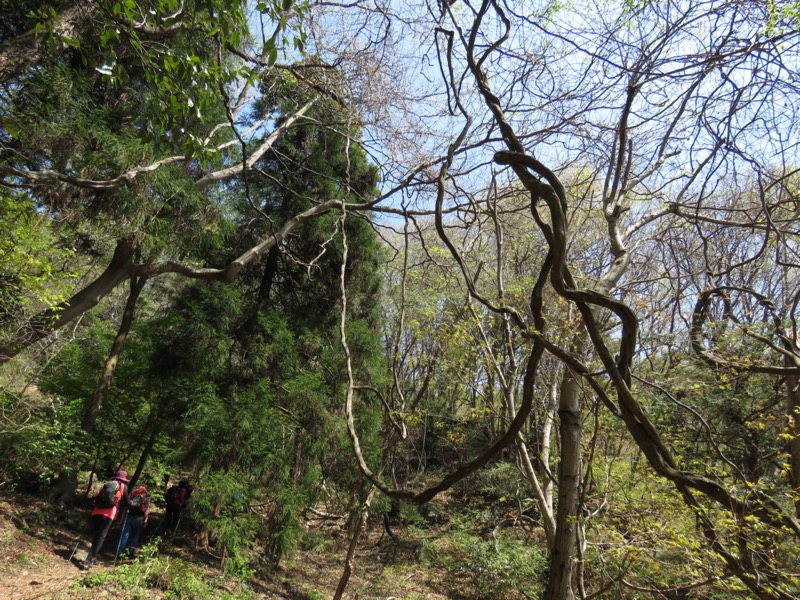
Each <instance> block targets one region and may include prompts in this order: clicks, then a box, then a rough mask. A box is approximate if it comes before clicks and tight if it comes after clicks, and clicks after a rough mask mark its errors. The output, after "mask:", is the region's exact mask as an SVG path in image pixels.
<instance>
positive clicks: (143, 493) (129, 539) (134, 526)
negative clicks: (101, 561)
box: [116, 485, 150, 558]
mask: <svg viewBox="0 0 800 600" xmlns="http://www.w3.org/2000/svg"><path fill="white" fill-rule="evenodd" d="M123 510H125V511H126V512H125V517H124V520H123V523H124V524H125V525H124V526H123V528H122V537H121V538H120V539H119V546H118V547H117V556H116V558H119V557H120V556H121V555H122V554H124V553H125V551H126V550H128V555H129V556H130V557H131V558H134V557H135V554H136V548H138V547H139V536H140V535H141V533H142V529H144V528H145V527H147V520H148V519H149V518H150V497H149V496H148V494H147V488H146V487H144V486H143V485H140V486H139V487H137V488H136V489H135V490H133V491H132V492H131V493H130V496H129V497H128V503H127V505H126V506H125V508H124V509H123Z"/></svg>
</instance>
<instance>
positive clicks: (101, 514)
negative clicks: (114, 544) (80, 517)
mask: <svg viewBox="0 0 800 600" xmlns="http://www.w3.org/2000/svg"><path fill="white" fill-rule="evenodd" d="M129 483H130V478H129V477H128V473H127V472H126V471H122V470H120V471H117V472H116V474H115V475H114V478H113V479H112V480H111V481H107V482H106V483H105V484H103V487H101V488H100V490H98V492H97V494H96V495H95V499H94V509H93V510H92V517H91V519H92V527H93V529H94V539H93V540H92V547H91V549H90V550H89V554H87V555H86V558H85V559H84V560H83V568H84V569H87V568H89V567H91V566H92V565H93V564H94V561H95V558H96V557H97V554H98V552H100V548H102V547H103V543H104V542H105V541H106V536H107V535H108V532H109V530H110V529H111V524H112V523H113V522H114V519H115V518H116V517H117V512H118V511H119V505H120V502H122V503H124V504H125V505H127V504H128V484H129ZM115 484H116V485H115Z"/></svg>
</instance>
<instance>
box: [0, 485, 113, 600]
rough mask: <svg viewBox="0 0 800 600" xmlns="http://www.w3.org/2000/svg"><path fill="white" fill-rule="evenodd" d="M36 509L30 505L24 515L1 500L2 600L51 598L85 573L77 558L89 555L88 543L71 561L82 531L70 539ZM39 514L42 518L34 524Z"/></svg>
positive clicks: (80, 548)
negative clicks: (49, 523)
mask: <svg viewBox="0 0 800 600" xmlns="http://www.w3.org/2000/svg"><path fill="white" fill-rule="evenodd" d="M36 508H37V507H36V506H34V505H28V506H26V507H25V509H26V510H25V513H24V514H23V513H21V512H20V511H19V510H18V509H15V507H13V506H12V504H10V503H9V502H7V501H6V500H5V499H3V498H0V598H3V599H9V600H11V599H13V600H33V599H34V598H43V597H48V598H49V597H51V596H53V595H55V594H58V593H59V592H63V591H65V590H67V589H69V588H70V587H71V586H72V584H73V583H74V582H75V580H76V579H78V577H80V575H81V573H82V571H81V569H80V567H79V561H78V560H77V558H83V557H84V556H85V555H86V548H87V547H88V546H87V540H86V539H81V543H80V546H79V547H78V550H77V552H76V553H75V556H73V557H72V561H71V562H70V561H69V560H68V559H69V557H70V554H72V552H73V550H74V549H75V544H76V543H77V541H78V539H79V537H80V536H81V534H80V532H79V531H78V532H76V533H75V535H74V536H71V537H70V531H69V530H67V531H64V530H63V529H54V528H52V527H48V523H47V519H46V516H45V515H46V512H45V511H41V512H38V513H37V512H36ZM37 514H38V515H41V516H42V518H41V520H39V519H36V521H37V522H34V519H35V517H36V515H37ZM31 515H33V516H34V518H32V517H31ZM84 537H85V536H84ZM100 568H102V567H100Z"/></svg>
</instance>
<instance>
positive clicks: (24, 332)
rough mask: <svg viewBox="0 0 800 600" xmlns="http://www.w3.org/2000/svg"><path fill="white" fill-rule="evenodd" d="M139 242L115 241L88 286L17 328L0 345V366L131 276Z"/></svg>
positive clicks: (76, 315) (133, 239)
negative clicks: (109, 255) (111, 253)
mask: <svg viewBox="0 0 800 600" xmlns="http://www.w3.org/2000/svg"><path fill="white" fill-rule="evenodd" d="M138 246H139V241H138V240H137V239H136V238H134V237H129V238H126V239H124V240H120V241H119V242H117V247H116V249H115V250H114V256H113V257H112V259H111V263H109V265H108V267H107V268H106V270H105V271H103V273H102V274H101V275H100V277H98V278H97V279H95V280H94V281H93V282H92V283H90V284H89V285H88V286H86V287H85V288H84V289H82V290H81V291H80V292H78V293H77V294H75V295H74V296H72V298H70V299H69V300H68V301H66V302H62V303H61V304H59V305H58V306H56V307H55V308H51V309H49V310H46V311H43V312H41V313H39V314H38V315H36V316H35V317H34V318H33V319H31V320H30V321H28V322H27V323H26V324H24V325H23V326H22V327H20V328H19V330H18V331H17V333H16V334H15V336H14V339H12V340H11V341H10V342H8V343H7V344H6V345H5V346H0V365H2V364H5V363H6V362H8V361H9V360H11V359H12V358H14V357H15V356H16V355H17V354H19V353H20V352H21V351H22V350H24V349H25V348H27V347H28V346H30V345H31V344H33V343H35V342H38V341H39V340H41V339H44V338H46V337H47V336H48V335H50V334H51V333H53V332H54V331H56V330H58V329H60V328H61V327H63V326H64V325H66V324H67V323H69V322H70V321H72V320H73V319H75V318H76V317H78V316H80V315H82V314H83V313H85V312H86V311H87V310H89V309H90V308H93V307H95V306H96V305H97V303H98V302H100V300H102V299H103V298H105V297H106V296H107V295H108V294H110V293H111V292H112V291H113V290H114V288H115V287H116V286H117V285H119V284H120V283H121V282H122V281H125V280H126V279H128V278H129V277H130V276H131V269H132V267H133V254H134V252H135V251H136V249H137V248H138Z"/></svg>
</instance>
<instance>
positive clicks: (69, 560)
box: [67, 538, 81, 562]
mask: <svg viewBox="0 0 800 600" xmlns="http://www.w3.org/2000/svg"><path fill="white" fill-rule="evenodd" d="M80 543H81V538H78V541H77V542H75V547H74V548H73V549H72V554H70V555H69V558H68V559H67V562H72V557H73V556H75V552H77V551H78V544H80Z"/></svg>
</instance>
